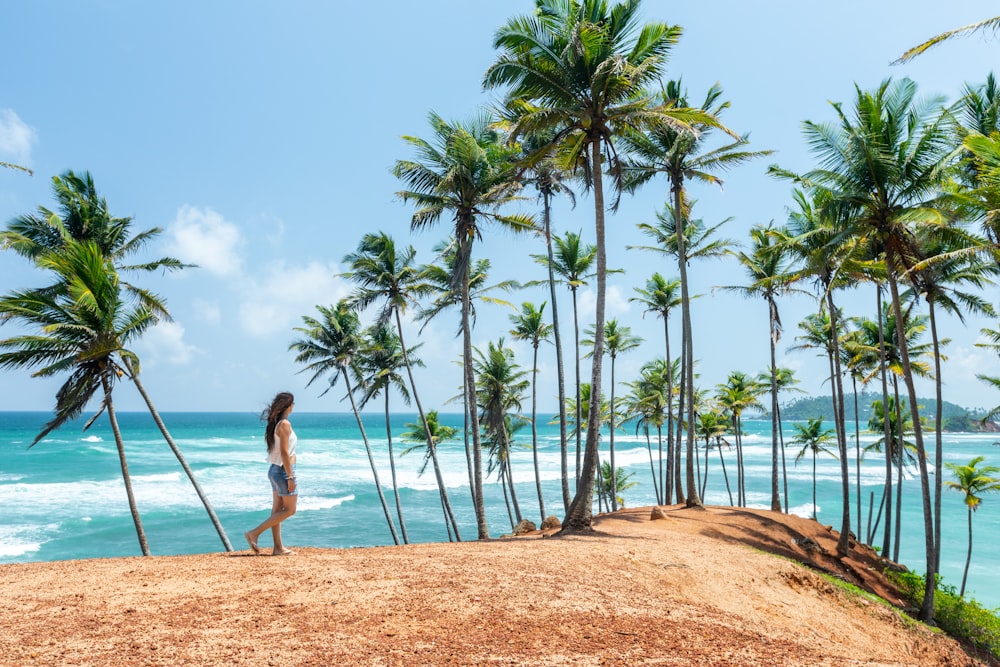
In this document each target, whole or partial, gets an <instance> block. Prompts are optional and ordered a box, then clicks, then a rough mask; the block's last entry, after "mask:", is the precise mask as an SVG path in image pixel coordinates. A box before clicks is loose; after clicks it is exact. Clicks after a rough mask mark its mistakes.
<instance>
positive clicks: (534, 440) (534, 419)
mask: <svg viewBox="0 0 1000 667" xmlns="http://www.w3.org/2000/svg"><path fill="white" fill-rule="evenodd" d="M534 347H535V349H534V357H533V359H532V362H531V457H532V462H533V463H534V464H535V490H536V491H537V492H538V513H539V514H540V515H541V517H542V521H545V499H544V498H542V473H541V472H540V471H539V468H538V343H535V346H534ZM559 403H560V405H562V399H561V398H560V401H559ZM562 410H563V414H565V411H566V407H565V406H563V408H562ZM559 429H560V432H561V436H562V437H561V440H560V442H562V446H561V452H562V469H563V484H564V488H565V483H566V472H567V469H566V437H565V436H566V422H565V421H561V422H560V426H559Z"/></svg>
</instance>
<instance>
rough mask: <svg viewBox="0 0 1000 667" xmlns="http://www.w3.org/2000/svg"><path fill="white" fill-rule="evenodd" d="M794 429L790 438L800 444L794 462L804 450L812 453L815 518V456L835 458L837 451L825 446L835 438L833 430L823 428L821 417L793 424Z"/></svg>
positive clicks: (814, 516)
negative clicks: (792, 436)
mask: <svg viewBox="0 0 1000 667" xmlns="http://www.w3.org/2000/svg"><path fill="white" fill-rule="evenodd" d="M794 426H795V430H796V431H798V433H797V434H796V436H795V437H794V438H793V439H792V442H793V443H794V444H797V445H802V449H800V450H799V453H798V454H796V455H795V464H796V465H798V463H799V461H800V460H801V459H802V457H803V456H805V455H806V452H810V453H812V464H813V468H812V476H813V514H812V518H814V519H815V518H816V456H817V455H818V454H829V455H830V456H832V457H833V458H837V453H836V452H835V451H833V450H832V449H830V448H829V447H827V443H829V442H830V441H831V440H833V439H835V438H833V437H831V436H832V435H833V434H834V432H835V431H831V430H830V429H824V428H823V420H822V419H821V418H816V419H812V418H810V419H809V420H808V422H807V423H806V424H794Z"/></svg>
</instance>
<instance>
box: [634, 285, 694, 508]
mask: <svg viewBox="0 0 1000 667" xmlns="http://www.w3.org/2000/svg"><path fill="white" fill-rule="evenodd" d="M635 292H636V294H638V296H634V297H632V298H631V299H629V301H636V302H638V303H640V304H642V305H644V306H645V307H646V309H645V310H644V311H643V316H645V313H656V314H657V315H659V317H660V318H661V319H662V320H663V344H664V349H665V352H666V356H665V357H664V359H665V363H666V368H667V369H669V368H670V367H671V364H672V361H671V358H670V326H669V324H670V322H669V321H670V313H671V312H672V311H673V310H674V309H675V308H677V307H678V306H680V305H681V303H682V301H681V281H680V279H679V278H678V279H672V280H667V279H665V278H664V277H663V276H661V275H660V274H659V273H654V274H653V276H652V277H651V278H650V279H649V280H647V281H646V287H645V288H644V289H643V288H639V287H636V288H635ZM664 379H665V380H666V391H665V398H666V401H667V406H666V423H667V458H668V459H669V460H670V461H674V462H678V461H679V460H680V459H679V457H677V456H675V455H673V453H674V452H676V451H677V448H676V447H674V378H673V373H667V374H666V375H665V377H664ZM662 460H663V456H662V452H661V455H660V461H661V462H662ZM668 468H670V470H669V473H668V475H667V476H664V475H663V473H662V471H661V474H660V485H661V489H658V497H661V498H662V499H663V500H662V501H661V502H666V501H667V500H668V499H669V498H670V496H671V495H672V494H670V493H666V489H665V488H663V487H665V486H667V485H669V483H670V481H671V480H672V479H673V469H672V467H671V466H668ZM671 488H672V487H671Z"/></svg>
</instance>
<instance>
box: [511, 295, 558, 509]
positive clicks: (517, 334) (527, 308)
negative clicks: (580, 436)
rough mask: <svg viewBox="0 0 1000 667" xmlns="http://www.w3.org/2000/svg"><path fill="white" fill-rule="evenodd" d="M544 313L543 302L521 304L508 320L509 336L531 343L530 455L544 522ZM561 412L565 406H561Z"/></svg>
mask: <svg viewBox="0 0 1000 667" xmlns="http://www.w3.org/2000/svg"><path fill="white" fill-rule="evenodd" d="M544 312H545V302H544V301H543V302H542V304H541V305H540V306H539V307H538V308H535V305H534V304H532V303H528V302H524V303H523V304H521V314H520V315H511V316H510V320H511V322H513V323H514V328H513V329H511V330H510V334H511V335H512V336H513V337H514V338H515V339H517V340H526V341H528V342H530V343H531V351H532V358H531V455H532V460H533V461H534V464H535V487H536V490H537V491H538V511H539V513H540V514H541V517H542V521H545V500H544V499H543V498H542V474H541V472H540V471H539V467H538V346H539V345H541V343H542V341H543V340H548V338H549V335H550V334H551V333H552V329H553V327H552V325H550V324H547V323H546V322H545V321H544V320H543V318H542V314H543V313H544ZM561 409H562V410H565V409H566V406H565V405H563V406H561ZM560 423H561V427H560V428H561V430H562V432H563V433H565V431H566V427H565V422H563V421H562V420H560Z"/></svg>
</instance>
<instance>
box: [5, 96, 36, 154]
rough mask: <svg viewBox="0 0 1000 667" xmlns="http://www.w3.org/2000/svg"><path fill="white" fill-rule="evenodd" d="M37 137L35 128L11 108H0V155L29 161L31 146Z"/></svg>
mask: <svg viewBox="0 0 1000 667" xmlns="http://www.w3.org/2000/svg"><path fill="white" fill-rule="evenodd" d="M37 138H38V134H37V132H35V128H33V127H31V126H30V125H27V124H26V123H25V122H24V121H22V120H21V119H20V118H19V117H18V115H17V114H16V113H14V111H13V110H12V109H0V155H2V156H5V157H6V156H10V159H12V160H14V161H17V162H30V161H31V147H32V146H33V145H34V143H35V141H36V140H37Z"/></svg>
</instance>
